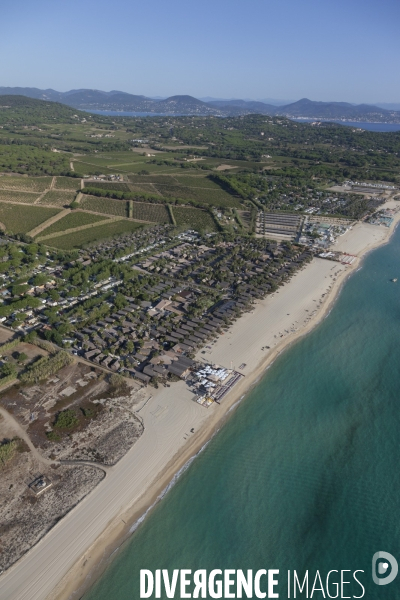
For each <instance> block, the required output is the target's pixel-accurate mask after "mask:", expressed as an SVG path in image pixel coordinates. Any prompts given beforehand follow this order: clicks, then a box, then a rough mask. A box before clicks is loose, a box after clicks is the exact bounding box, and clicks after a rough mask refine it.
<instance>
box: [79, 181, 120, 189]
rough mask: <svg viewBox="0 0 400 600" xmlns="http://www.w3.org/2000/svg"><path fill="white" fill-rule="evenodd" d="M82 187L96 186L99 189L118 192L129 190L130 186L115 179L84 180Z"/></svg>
mask: <svg viewBox="0 0 400 600" xmlns="http://www.w3.org/2000/svg"><path fill="white" fill-rule="evenodd" d="M84 187H91V188H97V189H100V190H117V191H118V192H129V191H130V186H129V185H128V184H127V183H120V182H118V181H116V182H115V183H114V182H113V181H85V184H84Z"/></svg>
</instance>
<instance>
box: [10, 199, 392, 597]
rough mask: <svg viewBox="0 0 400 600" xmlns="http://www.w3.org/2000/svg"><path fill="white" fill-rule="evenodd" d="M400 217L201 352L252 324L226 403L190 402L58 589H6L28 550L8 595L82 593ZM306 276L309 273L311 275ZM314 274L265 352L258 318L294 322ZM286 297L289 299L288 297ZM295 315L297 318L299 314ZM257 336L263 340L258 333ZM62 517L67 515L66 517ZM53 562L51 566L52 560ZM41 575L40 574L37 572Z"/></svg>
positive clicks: (300, 277)
mask: <svg viewBox="0 0 400 600" xmlns="http://www.w3.org/2000/svg"><path fill="white" fill-rule="evenodd" d="M396 206H397V205H396ZM399 220H400V213H397V214H396V216H395V219H394V223H393V224H392V226H391V227H390V228H388V229H386V228H383V227H379V228H378V227H376V226H372V225H366V224H363V223H359V224H357V225H356V226H355V227H354V230H353V231H350V232H348V234H345V236H343V239H341V240H340V241H339V244H338V245H337V247H334V249H335V250H336V249H339V248H340V249H342V247H343V249H344V250H345V248H344V246H346V244H349V243H350V244H353V245H354V243H355V245H357V240H358V239H360V240H362V239H364V242H363V243H364V245H363V246H362V248H360V250H359V253H358V258H357V259H356V260H355V261H354V263H353V264H352V265H351V266H344V265H341V264H340V263H334V262H330V261H324V260H323V259H318V258H317V259H314V260H313V262H312V263H311V264H310V265H307V266H306V267H305V268H303V269H302V270H301V271H300V272H299V273H298V274H296V275H295V276H294V277H293V278H292V281H291V282H289V283H288V284H286V285H285V286H284V287H283V288H280V289H279V291H278V292H276V293H275V294H272V295H271V296H270V297H267V298H266V299H265V300H263V301H261V302H259V303H258V304H257V306H256V308H255V310H254V311H252V312H251V313H247V314H246V315H244V316H242V317H241V318H240V319H239V320H238V321H237V322H236V323H234V324H233V325H232V326H231V328H230V330H229V332H228V333H227V334H226V336H224V338H222V339H221V338H220V339H219V340H218V342H217V343H216V344H215V346H214V348H213V349H212V351H211V352H210V355H211V356H210V357H209V356H207V355H203V356H202V358H206V360H210V361H212V362H215V361H216V360H217V359H218V356H219V355H221V356H227V354H228V353H229V352H231V353H233V354H231V355H229V356H230V357H233V359H235V358H236V356H235V354H234V349H235V348H236V346H235V340H236V342H237V343H238V344H237V347H238V348H239V350H240V353H242V351H243V352H244V351H245V346H246V340H245V339H244V338H243V330H246V329H247V330H249V332H250V333H249V336H248V337H249V339H247V343H248V356H250V359H252V358H254V362H253V363H252V364H251V363H250V364H249V367H248V368H247V369H245V370H244V373H245V377H244V378H243V379H242V380H241V381H240V382H239V383H238V384H237V385H236V386H235V387H234V388H233V390H232V391H231V392H230V393H229V394H228V396H227V397H226V398H225V399H224V401H223V403H222V404H221V405H220V406H213V407H212V408H211V409H205V408H203V407H188V410H190V408H192V409H193V410H192V412H193V415H192V417H193V418H196V419H197V421H196V423H198V424H199V429H197V428H196V432H195V434H194V435H193V436H192V437H188V439H187V441H186V439H185V443H184V444H183V443H182V440H181V441H180V445H178V446H177V447H174V444H172V449H171V452H172V453H171V455H170V456H168V454H166V456H165V461H164V464H163V465H162V468H161V469H160V470H158V471H157V472H156V471H154V472H153V475H155V476H153V477H149V478H148V481H147V482H146V483H147V485H145V486H144V487H143V489H142V492H141V494H140V495H139V496H138V497H136V498H133V499H132V501H131V502H130V503H129V504H128V505H125V506H123V507H120V509H119V510H118V511H116V514H115V515H114V516H113V517H112V519H110V520H109V521H108V523H107V525H106V527H105V528H104V529H103V531H102V533H101V534H100V535H99V536H96V538H95V541H94V542H92V543H90V542H89V540H88V543H87V547H86V550H85V551H84V552H83V554H81V556H80V558H79V559H78V560H75V563H74V565H73V566H72V568H69V569H68V571H67V573H66V574H63V575H62V576H61V577H59V578H58V583H57V585H56V586H55V587H54V588H53V591H51V592H50V594H49V593H48V592H46V594H45V595H43V593H42V592H43V591H44V590H42V591H41V590H40V589H38V590H37V591H36V592H35V595H32V594H30V591H32V590H27V591H26V595H24V596H21V595H19V596H16V595H14V596H13V595H4V596H3V595H2V581H4V576H6V577H7V575H8V574H10V575H12V573H13V572H15V571H18V570H19V568H20V567H21V566H22V567H23V563H24V559H25V557H26V556H27V555H25V557H22V558H21V560H20V561H18V562H17V563H16V564H15V565H14V566H13V567H11V569H9V570H8V571H7V572H6V573H5V574H4V575H3V576H2V577H1V578H0V595H1V596H2V597H4V598H5V599H6V598H7V599H8V598H9V599H10V600H11V599H12V598H17V597H18V598H22V597H24V598H25V597H26V598H32V599H33V598H43V599H44V598H48V599H49V600H67V599H68V598H76V597H81V596H82V594H83V593H84V592H85V591H86V590H87V589H88V588H89V587H90V586H91V584H92V583H93V582H94V580H95V579H96V578H97V577H98V576H99V575H100V574H101V572H102V571H103V570H104V568H105V567H106V566H107V564H108V560H109V558H110V556H111V555H112V554H113V553H114V552H115V551H116V550H117V549H118V548H119V547H120V546H121V544H122V543H123V542H124V541H125V540H126V539H128V538H129V537H130V535H131V532H132V531H133V529H132V528H133V527H134V526H135V524H138V523H139V522H141V521H142V520H143V518H144V517H145V516H146V515H147V513H148V512H149V510H151V508H152V507H153V506H154V505H155V504H156V503H157V502H158V500H159V499H160V495H163V492H165V490H166V489H167V488H168V486H169V485H170V484H171V482H173V480H174V478H176V475H177V473H179V472H180V471H181V470H182V469H183V468H184V467H185V465H187V463H188V461H191V459H194V458H195V457H196V456H197V454H198V453H199V452H200V451H201V450H202V449H203V448H204V446H205V445H206V444H207V442H208V441H209V440H210V439H211V438H212V437H213V435H214V434H215V433H216V432H217V431H218V430H219V429H220V428H221V427H222V426H223V424H224V423H225V422H226V420H227V419H228V418H229V415H230V414H231V413H232V412H233V410H234V409H235V408H236V406H237V405H238V404H239V402H240V401H241V400H242V399H243V398H244V397H245V396H247V394H248V392H249V391H250V390H251V389H252V387H253V386H254V385H256V384H257V382H258V381H259V379H260V378H261V377H262V376H263V374H265V371H266V370H267V369H268V367H269V366H270V365H271V364H272V363H273V362H274V361H275V360H276V358H277V357H278V356H279V355H280V354H281V353H282V352H283V351H284V350H285V349H286V348H288V347H289V346H291V345H292V344H293V343H295V342H297V341H298V340H299V339H300V338H301V337H303V336H304V335H307V334H308V333H309V332H310V331H311V330H312V329H314V327H316V326H317V325H318V324H319V323H320V322H321V321H322V320H323V319H324V318H325V317H326V316H327V314H328V313H329V312H330V310H331V308H332V306H333V303H334V302H335V300H336V298H337V297H338V295H339V293H340V291H341V289H342V286H343V284H344V282H345V281H346V280H347V278H348V277H349V276H350V275H351V274H352V273H353V272H354V271H355V270H357V269H358V268H359V266H360V262H361V260H362V258H363V257H364V256H365V255H366V254H367V253H368V252H370V251H372V250H373V249H374V248H376V247H378V246H381V245H383V244H385V243H387V242H388V240H389V239H390V237H391V235H392V234H393V232H394V230H395V227H396V225H397V223H398V222H399ZM357 236H358V237H357ZM354 240H356V242H354ZM312 265H314V267H312ZM329 271H333V273H331V274H329ZM328 274H329V279H328ZM334 275H335V277H334ZM307 277H308V278H309V279H308V280H307ZM313 278H314V279H313ZM325 279H328V281H324V280H325ZM314 280H315V282H317V283H318V285H316V286H315V289H312V290H311V291H309V296H310V297H309V298H308V299H307V301H308V304H305V305H304V306H306V305H307V306H311V307H314V308H315V310H314V312H313V314H312V315H311V316H309V315H305V314H304V315H303V317H304V323H303V325H301V326H299V327H298V328H297V330H296V331H294V332H293V333H288V334H283V335H282V337H280V338H278V341H274V342H273V343H274V346H273V347H272V348H271V349H270V351H269V352H268V354H265V353H264V354H263V353H262V352H261V353H260V350H259V349H258V348H254V339H252V338H251V325H252V324H253V325H254V326H255V329H257V330H259V329H260V327H259V324H260V320H259V319H260V317H261V316H262V317H264V315H265V314H266V313H267V311H268V310H269V313H271V318H273V319H274V325H275V321H276V327H278V329H276V327H275V329H276V331H278V330H279V328H280V327H284V326H286V327H290V324H289V322H290V321H291V320H293V319H294V317H295V316H298V315H297V314H296V310H300V309H301V310H305V311H306V312H307V313H308V312H309V309H304V308H302V307H301V306H300V307H299V306H298V305H299V297H298V295H297V296H296V292H297V291H298V290H300V289H304V293H306V290H307V289H308V287H309V283H310V282H312V281H314ZM292 282H293V285H292ZM328 284H330V285H329V286H328ZM290 286H291V288H290ZM296 286H297V287H296ZM318 286H319V287H318ZM316 289H318V290H319V292H321V291H322V292H324V290H325V289H327V290H328V291H325V293H323V296H319V298H320V299H319V303H318V305H315V304H314V305H312V304H311V305H310V301H312V302H316V300H315V299H313V298H311V296H313V295H314V296H315V295H316V291H315V290H316ZM319 292H318V293H319ZM297 293H298V292H297ZM277 296H279V299H277ZM274 298H275V301H274ZM285 298H286V302H287V304H285V303H284V301H285ZM282 304H283V305H284V306H283V309H282V310H284V311H286V309H287V306H289V305H290V306H292V305H293V312H292V309H291V310H290V313H285V314H287V316H291V319H286V321H285V320H284V315H283V313H282V316H280V315H279V314H278V308H279V307H280V306H281V305H282ZM279 319H281V320H279ZM295 321H296V323H297V322H298V319H296V320H295ZM264 327H265V329H266V330H267V329H268V328H269V325H268V321H266V322H265V324H264ZM268 330H269V329H268ZM272 333H273V331H272V332H271V336H272ZM254 335H258V336H260V333H259V332H258V331H255V332H254ZM276 335H277V334H275V337H274V340H276ZM256 339H257V340H259V337H257V338H256ZM229 340H232V341H229ZM239 342H240V347H239ZM232 345H233V346H234V348H233V349H230V348H229V346H232ZM243 348H244V350H243ZM257 358H258V360H257ZM225 364H227V360H225ZM179 385H180V384H176V386H174V393H175V395H179V392H178V387H177V386H179ZM179 389H182V390H183V386H181V387H180V388H179ZM181 395H182V396H183V398H182V401H183V404H180V405H179V406H178V409H179V408H181V407H182V406H183V405H184V406H185V410H186V408H187V407H186V403H187V402H188V399H189V398H188V397H190V396H191V394H186V396H185V394H183V392H182V394H181ZM159 397H161V394H155V395H154V397H153V398H152V401H151V403H150V402H149V404H150V406H149V407H148V408H147V409H145V410H148V412H145V413H143V414H144V418H145V421H146V419H149V418H150V419H151V418H152V417H151V416H150V415H154V411H153V412H150V411H151V410H153V409H152V407H153V408H154V406H153V405H154V403H155V402H158V398H159ZM154 401H155V402H154ZM189 402H190V399H189ZM191 404H192V405H193V404H194V403H193V402H192V403H191ZM143 409H144V405H143ZM198 409H200V411H202V412H198ZM194 413H196V415H194ZM141 414H142V413H141ZM172 416H173V415H172ZM154 418H155V417H154ZM134 448H135V447H133V449H132V450H134ZM130 452H131V451H130ZM128 454H129V453H128ZM132 455H133V454H132ZM158 466H159V465H158ZM116 469H118V464H117V465H116ZM91 497H93V492H92V494H89V496H88V497H86V498H85V500H84V501H82V503H83V502H85V503H86V505H87V504H88V503H90V500H91ZM77 508H78V507H77ZM75 510H76V509H74V510H73V511H71V513H69V514H68V517H69V519H70V520H71V519H73V518H74V514H75ZM65 518H67V517H65ZM62 521H64V519H63V520H62ZM60 523H61V522H60ZM54 529H57V526H55V528H53V530H52V531H54ZM48 535H50V534H48ZM46 538H47V536H45V538H43V539H44V540H45V539H46ZM42 541H43V540H42ZM40 544H41V542H39V544H38V545H40ZM38 545H37V546H38ZM37 546H36V547H34V548H32V550H31V551H30V552H29V553H28V554H31V555H33V553H34V552H35V549H36V548H37ZM17 567H18V568H17ZM48 568H51V565H50V566H49V567H48ZM43 569H44V568H43ZM45 572H46V571H44V574H43V575H42V576H46V575H45ZM38 576H40V575H39V574H38ZM10 589H11V588H10ZM6 593H7V591H6Z"/></svg>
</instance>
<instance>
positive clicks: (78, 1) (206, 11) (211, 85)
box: [0, 0, 400, 103]
mask: <svg viewBox="0 0 400 600" xmlns="http://www.w3.org/2000/svg"><path fill="white" fill-rule="evenodd" d="M0 14H1V22H2V33H1V36H0V56H1V61H0V86H21V87H37V88H43V89H46V88H53V89H56V90H58V91H67V90H70V89H79V88H92V89H101V90H105V91H110V90H122V91H125V92H129V93H133V94H143V95H145V96H163V97H167V96H171V95H175V94H190V95H192V96H195V97H197V98H201V97H204V96H212V97H215V98H253V99H265V98H281V99H287V100H298V99H300V98H304V97H307V98H310V99H312V100H320V101H347V102H353V103H362V102H366V103H374V102H397V103H400V77H399V65H400V33H399V24H400V1H399V0H240V1H239V0H229V1H228V0H201V1H197V2H196V1H194V0H185V1H183V0H168V1H166V0H151V1H143V0H141V1H140V2H138V1H137V0H113V1H112V2H111V1H109V0H96V2H94V1H89V0H68V2H60V1H59V0H34V2H32V0H12V2H11V1H10V0H0Z"/></svg>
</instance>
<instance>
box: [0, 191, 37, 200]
mask: <svg viewBox="0 0 400 600" xmlns="http://www.w3.org/2000/svg"><path fill="white" fill-rule="evenodd" d="M39 196H40V194H32V193H31V192H22V191H21V192H18V191H14V190H2V189H1V188H0V202H22V203H24V204H33V203H34V202H35V201H36V200H37V199H38V198H39Z"/></svg>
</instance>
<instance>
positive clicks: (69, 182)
mask: <svg viewBox="0 0 400 600" xmlns="http://www.w3.org/2000/svg"><path fill="white" fill-rule="evenodd" d="M80 188H81V180H80V179H78V178H76V177H56V182H55V185H54V189H55V190H79V189H80Z"/></svg>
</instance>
